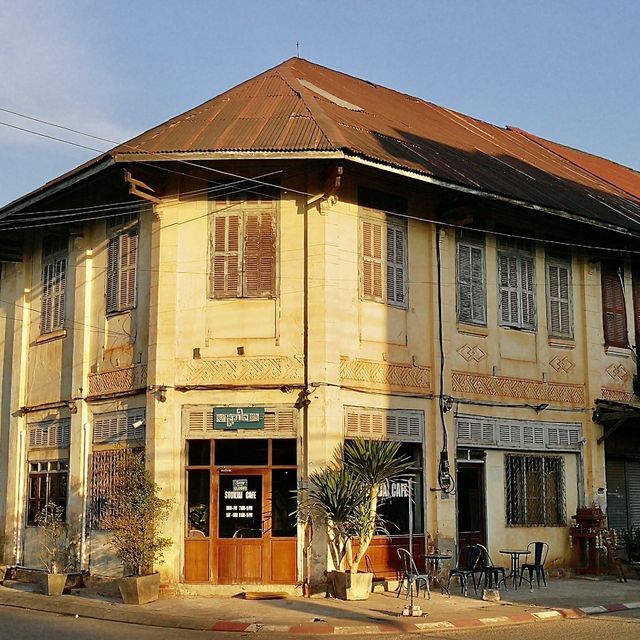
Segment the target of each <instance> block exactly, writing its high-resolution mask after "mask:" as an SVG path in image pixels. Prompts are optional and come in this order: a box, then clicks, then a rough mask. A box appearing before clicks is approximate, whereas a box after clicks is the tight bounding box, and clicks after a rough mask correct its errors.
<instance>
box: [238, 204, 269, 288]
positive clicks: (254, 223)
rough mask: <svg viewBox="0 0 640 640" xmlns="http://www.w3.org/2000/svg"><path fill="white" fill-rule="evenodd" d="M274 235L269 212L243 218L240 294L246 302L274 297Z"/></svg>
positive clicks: (253, 213)
mask: <svg viewBox="0 0 640 640" xmlns="http://www.w3.org/2000/svg"><path fill="white" fill-rule="evenodd" d="M275 276H276V233H275V220H274V217H273V215H272V214H271V212H265V211H263V212H261V211H259V210H258V211H251V212H247V214H246V216H245V245H244V283H243V284H244V293H245V295H246V296H247V297H249V298H261V297H268V296H273V295H275V284H276V277H275Z"/></svg>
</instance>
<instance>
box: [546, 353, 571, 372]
mask: <svg viewBox="0 0 640 640" xmlns="http://www.w3.org/2000/svg"><path fill="white" fill-rule="evenodd" d="M549 366H550V367H551V368H552V369H554V370H555V371H557V372H558V373H559V372H560V371H562V372H564V373H569V371H571V369H573V368H574V367H575V366H576V365H575V364H574V363H573V362H572V361H571V360H570V359H569V358H567V356H563V357H562V358H561V357H560V356H556V357H555V358H552V359H551V360H550V361H549Z"/></svg>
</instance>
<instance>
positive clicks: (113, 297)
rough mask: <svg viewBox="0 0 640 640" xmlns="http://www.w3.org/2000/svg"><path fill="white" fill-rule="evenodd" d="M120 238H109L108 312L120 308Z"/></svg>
mask: <svg viewBox="0 0 640 640" xmlns="http://www.w3.org/2000/svg"><path fill="white" fill-rule="evenodd" d="M119 247H120V238H119V236H116V237H115V238H111V239H110V240H109V245H108V247H107V313H110V312H112V311H117V310H118V254H119Z"/></svg>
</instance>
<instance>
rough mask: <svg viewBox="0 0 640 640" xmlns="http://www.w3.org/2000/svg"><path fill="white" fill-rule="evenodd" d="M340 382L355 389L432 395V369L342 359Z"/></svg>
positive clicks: (375, 361)
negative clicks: (375, 389) (394, 390)
mask: <svg viewBox="0 0 640 640" xmlns="http://www.w3.org/2000/svg"><path fill="white" fill-rule="evenodd" d="M340 382H341V384H344V385H350V386H354V387H366V388H378V389H396V390H401V391H415V392H418V393H430V392H431V389H432V386H431V367H418V366H414V365H412V364H402V363H393V362H379V361H377V360H361V359H351V358H347V357H344V356H343V357H341V358H340Z"/></svg>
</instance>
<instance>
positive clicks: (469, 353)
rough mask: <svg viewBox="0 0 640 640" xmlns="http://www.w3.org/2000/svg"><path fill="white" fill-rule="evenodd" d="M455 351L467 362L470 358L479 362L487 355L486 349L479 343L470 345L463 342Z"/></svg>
mask: <svg viewBox="0 0 640 640" xmlns="http://www.w3.org/2000/svg"><path fill="white" fill-rule="evenodd" d="M457 353H458V354H459V355H460V357H462V358H463V359H464V360H466V361H467V362H471V360H475V361H476V362H480V361H481V360H484V359H485V358H486V357H487V353H486V351H485V350H484V349H483V348H482V347H481V346H480V345H477V344H475V345H470V344H463V345H462V346H461V347H460V348H459V349H458V350H457Z"/></svg>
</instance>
